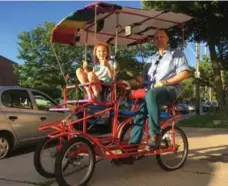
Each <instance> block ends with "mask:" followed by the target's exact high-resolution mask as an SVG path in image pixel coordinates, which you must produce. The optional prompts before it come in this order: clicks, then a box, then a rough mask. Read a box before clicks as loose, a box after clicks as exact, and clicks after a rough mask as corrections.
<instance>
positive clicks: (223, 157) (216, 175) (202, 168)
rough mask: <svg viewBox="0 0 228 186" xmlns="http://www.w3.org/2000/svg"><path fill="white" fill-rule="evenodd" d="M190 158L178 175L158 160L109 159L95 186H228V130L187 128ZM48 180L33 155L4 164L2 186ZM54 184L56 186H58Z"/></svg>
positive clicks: (0, 173) (100, 165)
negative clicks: (113, 161) (131, 162)
mask: <svg viewBox="0 0 228 186" xmlns="http://www.w3.org/2000/svg"><path fill="white" fill-rule="evenodd" d="M184 130H185V132H186V134H187V135H188V139H189V148H190V152H189V159H188V161H187V163H186V164H185V166H184V167H183V168H182V169H180V170H177V171H174V172H165V171H163V170H162V169H161V168H160V167H159V166H158V164H157V162H156V160H155V158H154V157H153V156H151V157H145V158H143V159H141V160H139V161H137V162H135V164H134V165H132V166H127V165H125V166H121V167H112V165H111V164H110V162H109V161H108V160H102V161H100V162H99V163H97V165H96V170H95V173H94V175H93V178H92V180H91V182H90V183H89V185H91V186H106V185H109V186H117V185H120V186H129V185H131V186H151V185H156V186H183V185H184V186H193V185H194V186H226V185H227V183H228V141H227V139H228V130H225V129H216V130H215V129H192V128H184ZM47 181H53V180H48V179H46V178H43V177H41V176H40V175H39V174H38V173H37V172H36V171H35V169H34V166H33V153H32V152H30V153H26V154H22V155H20V156H14V157H10V158H7V159H4V160H1V161H0V185H1V186H11V185H14V186H29V185H30V186H34V185H40V184H41V183H45V182H47ZM56 185H57V184H56V183H53V184H52V186H56Z"/></svg>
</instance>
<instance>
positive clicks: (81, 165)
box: [55, 137, 96, 186]
mask: <svg viewBox="0 0 228 186" xmlns="http://www.w3.org/2000/svg"><path fill="white" fill-rule="evenodd" d="M65 162H69V164H68V166H67V169H65V168H64V164H65ZM95 163H96V159H95V152H94V149H93V146H92V145H91V143H90V142H89V141H88V140H86V139H85V138H79V137H78V138H75V139H72V140H71V141H70V142H69V143H67V144H65V145H63V147H62V149H61V150H60V152H59V153H58V154H57V157H56V161H55V176H56V181H57V183H58V184H59V185H61V186H83V185H86V184H87V183H88V182H89V180H90V178H91V176H92V174H93V172H94V168H95Z"/></svg>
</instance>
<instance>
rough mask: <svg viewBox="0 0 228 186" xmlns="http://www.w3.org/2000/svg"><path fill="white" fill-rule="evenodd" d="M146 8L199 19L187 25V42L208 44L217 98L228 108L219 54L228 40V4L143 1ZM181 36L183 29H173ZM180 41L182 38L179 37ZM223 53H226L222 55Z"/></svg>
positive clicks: (220, 2)
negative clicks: (219, 49)
mask: <svg viewBox="0 0 228 186" xmlns="http://www.w3.org/2000/svg"><path fill="white" fill-rule="evenodd" d="M142 6H143V7H144V8H158V9H162V10H171V11H174V12H180V13H184V14H188V15H191V16H193V17H195V19H193V20H192V21H190V22H189V23H188V24H186V25H185V36H186V38H187V41H190V40H191V41H192V40H195V41H204V42H206V43H207V44H208V47H209V51H210V58H211V62H212V69H213V73H214V77H215V78H214V83H215V85H216V95H217V100H218V103H219V105H220V106H221V107H223V106H224V94H223V87H222V79H221V73H220V70H221V65H220V63H219V59H220V58H221V56H219V53H218V52H217V51H216V48H217V47H218V46H220V45H221V43H222V42H223V41H224V39H227V38H228V27H227V26H225V25H227V22H228V11H227V9H228V3H226V2H222V1H211V2H202V1H188V2H184V3H183V2H174V1H168V2H161V1H142ZM178 30H179V32H180V29H177V28H174V29H171V31H172V32H173V33H178ZM180 36H181V34H180ZM175 39H176V40H178V37H175ZM221 53H222V52H221Z"/></svg>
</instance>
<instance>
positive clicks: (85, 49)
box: [85, 32, 88, 62]
mask: <svg viewBox="0 0 228 186" xmlns="http://www.w3.org/2000/svg"><path fill="white" fill-rule="evenodd" d="M87 42H88V32H86V40H85V61H86V62H87V45H88V43H87Z"/></svg>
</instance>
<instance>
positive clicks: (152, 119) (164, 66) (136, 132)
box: [123, 30, 189, 160]
mask: <svg viewBox="0 0 228 186" xmlns="http://www.w3.org/2000/svg"><path fill="white" fill-rule="evenodd" d="M168 41H169V37H168V35H167V33H166V32H165V31H164V30H158V31H157V32H156V33H155V35H154V44H155V46H156V47H157V48H158V52H157V53H156V54H155V55H153V56H152V57H151V58H150V59H149V60H148V62H147V64H146V65H145V67H144V70H143V73H142V76H141V77H138V78H137V79H138V82H139V84H141V85H144V87H146V88H147V91H146V96H145V101H144V102H143V103H142V104H141V105H140V107H139V112H137V113H136V115H135V117H134V120H133V126H132V134H131V138H130V141H129V143H130V144H139V143H140V141H141V138H142V135H143V129H144V125H145V119H146V118H147V117H148V119H149V132H150V134H149V135H150V139H149V143H148V144H147V146H146V149H145V150H152V149H155V148H157V147H158V144H157V142H158V141H159V134H160V123H159V119H160V108H161V106H162V105H166V104H168V103H170V102H172V101H174V100H176V98H177V95H178V93H179V91H180V88H181V87H180V82H181V81H183V80H184V79H186V78H187V77H188V76H189V68H188V65H187V60H186V57H185V55H184V53H183V52H182V51H181V50H177V49H175V50H173V49H170V48H169V47H168ZM125 159H127V158H125ZM128 159H129V158H128ZM123 160H124V159H123Z"/></svg>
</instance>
